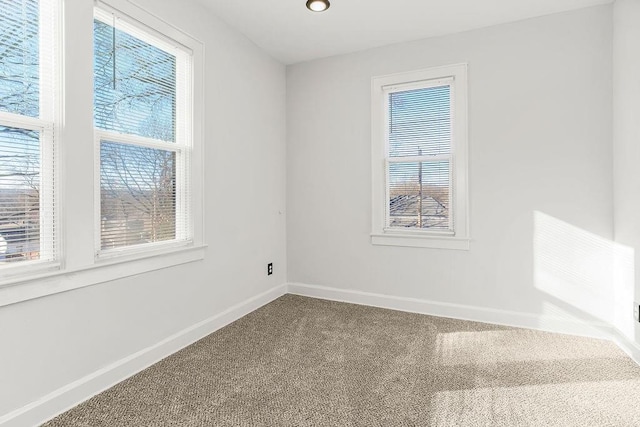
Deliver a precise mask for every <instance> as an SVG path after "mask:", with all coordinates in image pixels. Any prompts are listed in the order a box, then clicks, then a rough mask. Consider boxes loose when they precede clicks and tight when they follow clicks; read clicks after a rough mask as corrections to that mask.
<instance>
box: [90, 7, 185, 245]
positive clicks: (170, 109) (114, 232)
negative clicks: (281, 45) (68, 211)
mask: <svg viewBox="0 0 640 427" xmlns="http://www.w3.org/2000/svg"><path fill="white" fill-rule="evenodd" d="M191 58H192V55H191V52H190V51H189V50H188V49H187V48H185V47H183V46H181V45H179V44H178V43H177V42H173V41H172V40H169V39H167V38H165V37H164V36H162V35H160V34H158V33H156V32H155V31H154V30H152V29H150V28H147V27H144V26H142V25H141V24H139V23H137V22H135V21H129V20H128V19H127V18H126V16H123V15H121V14H119V13H118V12H117V11H114V10H106V9H104V8H96V10H95V20H94V127H95V134H96V144H97V149H98V150H99V153H100V155H99V160H98V164H97V165H96V167H97V168H98V170H99V173H98V174H97V175H98V176H99V182H97V183H96V184H97V186H98V189H97V192H96V194H97V195H98V197H99V200H98V203H96V205H97V206H99V212H98V213H97V217H98V218H99V224H98V226H97V229H96V240H97V246H98V255H103V254H110V253H111V254H114V253H115V254H117V253H120V252H122V251H124V250H133V249H136V250H146V249H149V248H154V247H157V246H158V245H162V244H167V243H177V242H178V243H179V242H183V243H184V242H188V241H190V240H191V238H192V225H191V219H190V218H191V215H190V206H191V191H190V182H189V176H190V174H189V168H190V157H191V148H192V135H191V132H192V118H191V115H192V112H191V108H192V107H191V105H192V101H191V98H192V94H191V90H192V85H191V60H192V59H191Z"/></svg>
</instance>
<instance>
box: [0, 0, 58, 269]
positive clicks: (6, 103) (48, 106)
mask: <svg viewBox="0 0 640 427" xmlns="http://www.w3.org/2000/svg"><path fill="white" fill-rule="evenodd" d="M54 7H55V2H54V1H45V0H42V1H38V0H10V1H6V0H0V8H1V9H2V13H0V271H1V272H2V274H3V275H5V274H6V275H10V274H11V272H15V271H19V270H20V269H22V268H25V267H28V266H32V265H33V264H36V263H37V264H44V263H48V262H51V261H54V260H55V259H56V258H57V250H56V248H57V245H56V238H55V236H56V232H55V230H56V212H55V211H54V208H55V203H54V201H55V199H56V197H55V192H56V187H57V186H56V185H55V182H56V180H55V167H54V159H55V145H54V135H55V134H56V129H55V115H56V113H57V112H56V108H55V100H54V98H55V96H54V95H55V84H54V82H55V75H56V69H55V65H56V64H55V62H56V61H55V58H56V54H55V50H56V47H57V37H56V35H57V32H56V31H55V27H56V19H55V17H54V15H55V13H54V12H55V10H54Z"/></svg>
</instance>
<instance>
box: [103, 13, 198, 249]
mask: <svg viewBox="0 0 640 427" xmlns="http://www.w3.org/2000/svg"><path fill="white" fill-rule="evenodd" d="M94 18H95V19H97V20H99V21H101V22H104V23H105V24H107V25H114V20H115V21H116V22H117V26H118V29H120V30H123V31H125V32H126V33H127V34H130V35H132V36H134V37H136V38H138V39H140V40H142V41H144V42H145V43H148V44H150V45H152V46H154V47H156V48H158V49H160V50H162V51H164V52H167V53H170V54H172V55H174V56H175V58H176V105H178V106H180V107H181V108H177V109H176V133H175V141H171V142H167V141H161V140H156V139H153V138H147V137H142V136H138V135H135V134H121V133H119V132H115V131H108V130H102V129H98V128H94V144H95V153H96V155H95V172H94V198H95V200H94V206H95V212H94V221H95V224H94V230H95V236H94V240H95V257H96V260H101V259H111V258H116V257H127V256H136V255H141V254H142V255H144V254H146V253H156V252H162V251H165V250H171V249H173V248H176V247H181V246H192V245H193V216H192V214H191V210H192V209H191V206H190V198H189V197H188V196H187V195H188V194H190V193H191V186H190V184H191V179H190V173H191V158H192V151H193V135H192V133H193V122H192V121H191V123H187V120H189V118H191V117H193V114H192V112H193V84H192V82H191V69H193V63H192V62H193V52H192V50H191V48H189V47H187V46H185V45H182V44H181V42H180V41H177V40H173V39H171V38H169V37H168V36H166V35H164V34H163V33H162V32H159V31H157V30H155V29H154V28H151V27H149V26H147V25H146V24H144V23H141V22H140V21H136V20H135V19H133V18H131V17H129V16H128V15H126V14H124V13H122V12H120V11H119V10H118V9H115V8H114V7H112V6H109V5H107V4H105V3H102V2H99V3H97V4H96V5H95V7H94ZM178 77H181V78H178ZM183 124H186V125H183ZM102 142H113V143H117V144H122V145H131V146H135V147H146V148H151V149H158V150H162V151H170V152H173V153H175V156H176V157H175V161H176V177H175V179H176V209H175V215H176V236H175V239H172V240H167V241H160V242H151V243H146V244H139V245H131V246H123V247H117V248H113V249H102V248H101V246H102V235H101V231H102V226H101V225H102V218H101V186H100V184H101V170H100V158H101V156H100V150H101V143H102ZM180 217H181V218H182V220H179V219H178V218H180ZM181 224H184V227H180V226H179V225H181Z"/></svg>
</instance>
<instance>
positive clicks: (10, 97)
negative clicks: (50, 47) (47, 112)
mask: <svg viewBox="0 0 640 427" xmlns="http://www.w3.org/2000/svg"><path fill="white" fill-rule="evenodd" d="M0 9H1V10H2V12H1V13H0V111H7V112H10V113H15V114H21V115H25V116H30V117H38V115H39V104H38V101H39V90H40V88H39V82H38V78H39V69H38V63H39V56H38V55H39V47H38V42H39V41H38V19H39V13H38V1H37V0H0Z"/></svg>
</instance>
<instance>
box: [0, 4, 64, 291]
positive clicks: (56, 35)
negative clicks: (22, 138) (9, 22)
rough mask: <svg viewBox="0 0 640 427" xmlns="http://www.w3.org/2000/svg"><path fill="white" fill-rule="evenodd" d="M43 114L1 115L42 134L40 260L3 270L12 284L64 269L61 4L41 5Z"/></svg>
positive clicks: (8, 122) (3, 120)
mask: <svg viewBox="0 0 640 427" xmlns="http://www.w3.org/2000/svg"><path fill="white" fill-rule="evenodd" d="M38 7H39V17H40V19H39V22H38V31H39V40H38V52H39V61H38V62H39V69H38V75H39V77H38V86H39V91H40V93H39V97H38V99H39V106H38V110H39V114H38V117H29V116H23V115H20V114H14V113H9V112H3V111H0V125H2V126H8V127H14V128H20V129H26V130H32V131H36V132H38V133H39V134H40V171H39V173H40V200H39V203H40V259H37V260H29V261H19V262H15V263H8V264H5V265H2V266H0V276H2V277H4V278H6V279H8V280H12V279H13V278H15V277H20V276H21V275H24V274H32V273H41V272H43V271H47V270H56V269H59V268H60V261H59V257H60V246H61V244H60V239H59V233H58V232H57V230H58V226H57V225H58V224H59V223H60V221H59V218H60V214H59V209H57V208H56V207H57V206H58V205H59V203H58V201H59V198H58V193H59V186H58V185H57V183H58V182H59V176H58V164H59V162H58V154H57V153H58V147H57V145H58V140H59V125H58V124H59V123H60V111H61V105H60V104H61V96H60V75H61V73H60V62H61V61H60V57H59V54H60V49H59V46H60V40H61V36H60V32H61V23H60V10H61V3H60V1H59V0H51V1H39V2H38Z"/></svg>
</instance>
